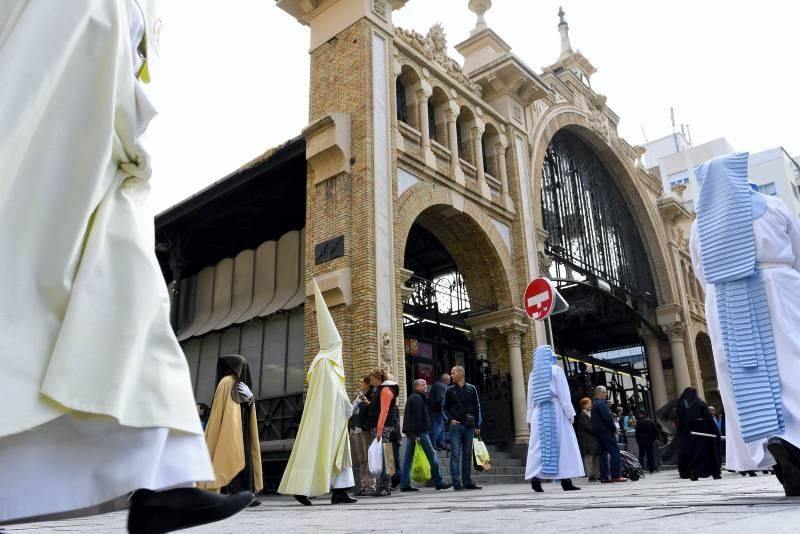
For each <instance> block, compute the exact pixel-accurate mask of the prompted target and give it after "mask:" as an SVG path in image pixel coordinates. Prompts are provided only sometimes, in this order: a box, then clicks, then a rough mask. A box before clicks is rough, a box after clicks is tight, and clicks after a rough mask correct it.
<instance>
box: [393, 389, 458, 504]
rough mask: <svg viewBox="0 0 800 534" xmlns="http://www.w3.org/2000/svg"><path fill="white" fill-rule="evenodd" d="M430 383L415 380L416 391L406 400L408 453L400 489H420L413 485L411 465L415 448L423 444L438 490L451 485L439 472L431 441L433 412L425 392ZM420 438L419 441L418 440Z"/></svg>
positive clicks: (405, 419) (404, 429)
mask: <svg viewBox="0 0 800 534" xmlns="http://www.w3.org/2000/svg"><path fill="white" fill-rule="evenodd" d="M427 390H428V383H427V382H425V380H422V379H419V380H414V393H412V394H411V395H410V396H409V397H408V400H407V401H406V411H405V414H404V416H403V434H405V435H406V454H405V458H404V460H403V469H402V470H401V475H400V491H419V490H418V489H417V488H415V487H414V486H412V485H411V466H412V464H413V463H414V449H416V447H417V446H421V447H422V450H423V451H425V456H426V457H427V458H428V463H429V464H430V466H431V478H432V479H433V483H434V484H435V485H436V489H437V490H443V489H447V488H449V487H450V484H448V483H447V482H445V481H444V480H443V479H442V475H440V474H439V461H438V459H437V458H436V451H434V450H433V444H432V443H431V437H430V431H431V413H430V410H429V409H428V401H427V399H426V398H425V393H426V392H427ZM417 440H419V441H417ZM415 442H416V443H415Z"/></svg>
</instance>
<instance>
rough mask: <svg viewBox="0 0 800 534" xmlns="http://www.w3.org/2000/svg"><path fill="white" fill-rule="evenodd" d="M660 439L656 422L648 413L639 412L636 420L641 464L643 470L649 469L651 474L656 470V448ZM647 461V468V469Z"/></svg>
mask: <svg viewBox="0 0 800 534" xmlns="http://www.w3.org/2000/svg"><path fill="white" fill-rule="evenodd" d="M657 437H658V428H657V427H656V424H655V422H654V421H653V420H652V419H650V418H649V417H647V412H645V411H644V410H639V418H638V419H637V420H636V443H637V444H638V445H639V463H640V464H641V465H642V469H647V470H648V471H649V472H650V473H654V472H655V470H656V462H655V446H656V438H657ZM645 459H646V460H647V467H645Z"/></svg>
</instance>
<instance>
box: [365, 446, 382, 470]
mask: <svg viewBox="0 0 800 534" xmlns="http://www.w3.org/2000/svg"><path fill="white" fill-rule="evenodd" d="M367 457H368V458H369V474H370V475H372V476H373V477H375V478H377V477H379V476H381V473H383V446H382V445H381V442H380V440H378V439H376V440H375V441H373V442H372V445H370V446H369V453H368V454H367Z"/></svg>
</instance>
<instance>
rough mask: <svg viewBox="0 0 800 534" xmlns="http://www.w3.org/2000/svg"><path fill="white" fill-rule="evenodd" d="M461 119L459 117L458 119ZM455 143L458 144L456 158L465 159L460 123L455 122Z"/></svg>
mask: <svg viewBox="0 0 800 534" xmlns="http://www.w3.org/2000/svg"><path fill="white" fill-rule="evenodd" d="M460 118H461V117H459V119H460ZM456 141H457V142H458V157H459V158H461V159H466V155H465V150H464V137H463V135H462V134H461V121H460V120H458V121H456Z"/></svg>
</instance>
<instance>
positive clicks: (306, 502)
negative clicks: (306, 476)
mask: <svg viewBox="0 0 800 534" xmlns="http://www.w3.org/2000/svg"><path fill="white" fill-rule="evenodd" d="M294 498H295V500H297V502H299V503H300V504H302V505H303V506H311V500H309V498H308V497H306V496H305V495H295V496H294Z"/></svg>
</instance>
